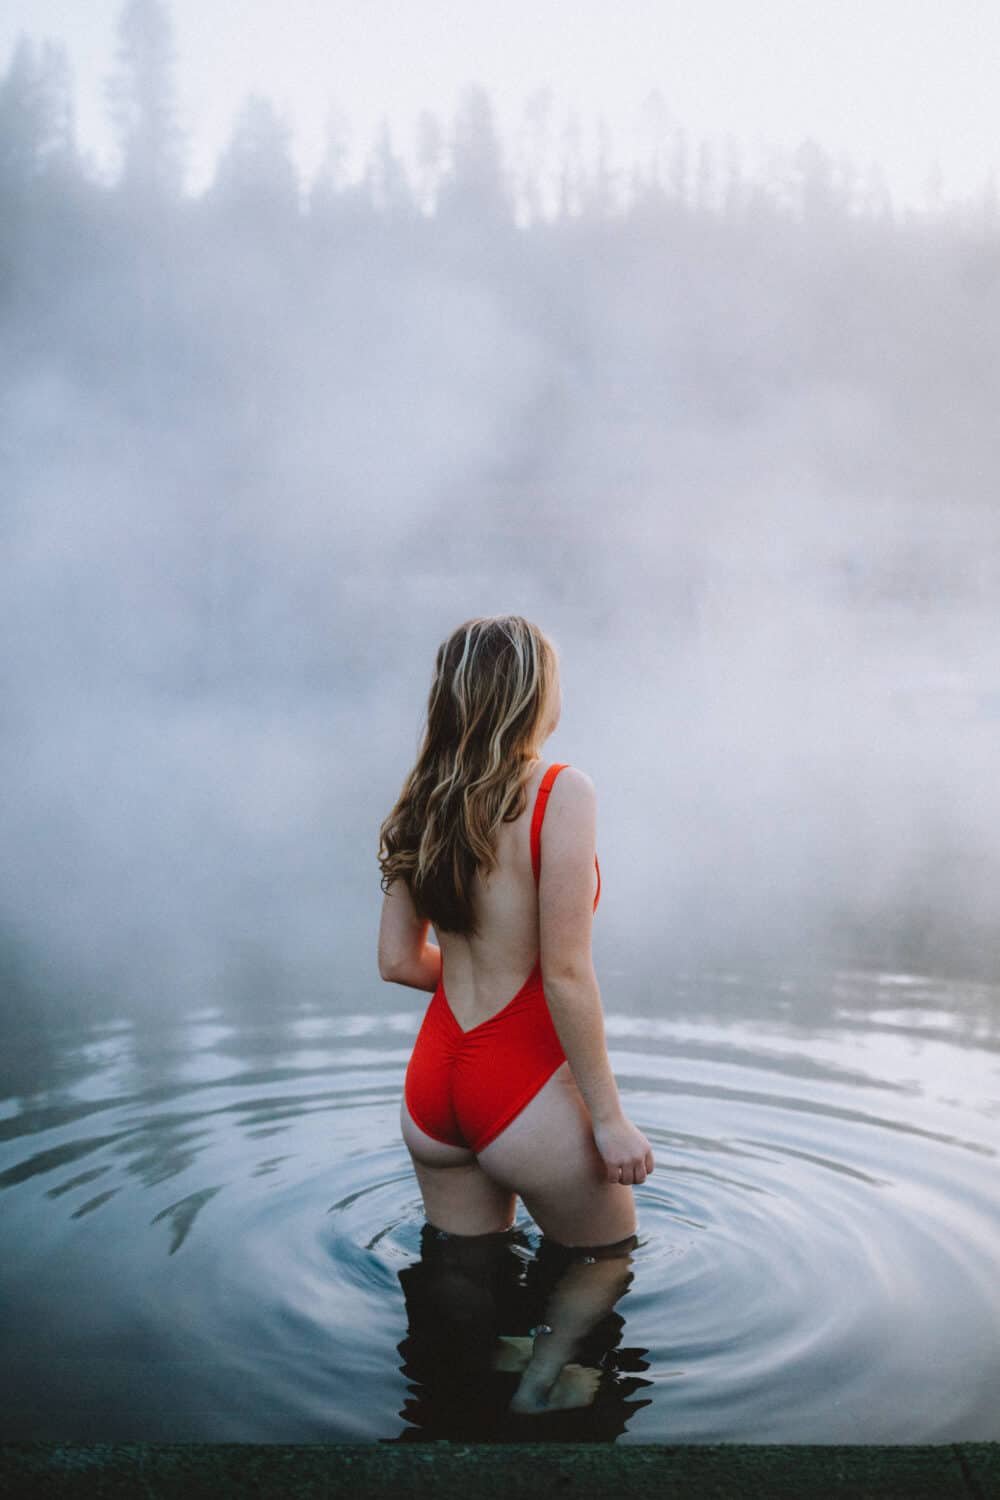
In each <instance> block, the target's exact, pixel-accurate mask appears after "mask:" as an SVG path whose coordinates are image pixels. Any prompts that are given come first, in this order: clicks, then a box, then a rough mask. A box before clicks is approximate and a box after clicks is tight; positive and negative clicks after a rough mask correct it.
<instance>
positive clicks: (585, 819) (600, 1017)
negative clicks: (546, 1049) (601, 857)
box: [538, 766, 654, 1183]
mask: <svg viewBox="0 0 1000 1500" xmlns="http://www.w3.org/2000/svg"><path fill="white" fill-rule="evenodd" d="M596 827H597V797H596V794H595V791H594V784H593V782H592V781H591V779H590V777H589V776H587V775H586V773H585V772H583V771H581V770H580V769H579V768H578V767H576V766H567V767H566V769H565V770H564V771H562V772H560V774H559V776H558V777H557V778H556V781H555V783H554V784H553V787H552V792H551V794H550V796H549V802H548V807H547V808H546V812H545V821H544V822H543V824H542V850H543V852H542V860H541V874H540V878H539V888H538V912H539V951H540V957H541V966H542V982H543V984H544V987H545V997H546V999H547V1001H548V1004H549V1012H550V1014H551V1016H552V1023H553V1025H554V1026H555V1029H556V1033H557V1035H558V1037H559V1040H560V1042H561V1043H562V1048H563V1051H564V1052H565V1054H566V1057H567V1059H568V1061H569V1065H570V1068H571V1069H572V1071H573V1077H574V1078H575V1079H576V1082H577V1086H578V1087H579V1090H580V1093H581V1094H582V1095H583V1099H584V1102H585V1103H586V1105H587V1108H588V1109H589V1111H590V1115H591V1119H592V1121H593V1129H594V1140H595V1142H596V1144H597V1149H598V1151H599V1152H600V1154H601V1157H602V1158H603V1160H604V1163H605V1165H606V1167H607V1170H608V1179H609V1181H611V1182H623V1183H631V1182H645V1180H646V1175H647V1173H649V1172H651V1171H652V1170H653V1166H654V1161H653V1151H652V1147H651V1146H650V1144H649V1141H648V1140H647V1139H646V1137H645V1136H644V1135H643V1133H642V1131H641V1130H639V1129H638V1128H637V1127H636V1126H635V1125H633V1124H632V1122H631V1121H630V1120H629V1119H628V1118H627V1116H626V1114H625V1112H624V1110H623V1109H622V1106H621V1100H620V1099H619V1097H618V1085H617V1083H616V1082H615V1075H614V1073H613V1072H612V1069H611V1060H610V1058H609V1057H608V1049H607V1042H606V1039H605V1033H604V1013H603V1010H602V1007H601V992H600V988H599V986H598V983H597V975H596V973H595V972H594V963H593V958H592V956H591V929H592V926H593V915H594V913H593V899H594V897H593V883H594V849H595V841H596Z"/></svg>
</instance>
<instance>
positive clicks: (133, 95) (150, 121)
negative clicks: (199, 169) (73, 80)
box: [106, 0, 184, 199]
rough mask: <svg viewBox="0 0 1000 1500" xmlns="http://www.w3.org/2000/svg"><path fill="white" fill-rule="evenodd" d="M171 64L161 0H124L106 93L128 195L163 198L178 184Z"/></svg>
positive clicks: (178, 134) (178, 148) (180, 176)
mask: <svg viewBox="0 0 1000 1500" xmlns="http://www.w3.org/2000/svg"><path fill="white" fill-rule="evenodd" d="M174 63H175V54H174V47H173V28H172V25H171V21H170V15H169V12H168V11H167V8H166V6H165V5H164V4H163V3H162V0H128V3H127V4H126V5H125V7H124V9H123V10H122V12H121V16H120V17H119V21H118V45H117V68H116V70H115V72H114V73H112V75H111V77H110V78H109V79H108V80H107V84H106V98H107V101H108V106H109V110H110V114H111V120H112V124H113V127H114V130H115V134H116V136H117V139H118V149H119V152H120V154H121V177H120V185H121V186H122V187H123V188H124V189H125V190H126V191H127V192H128V193H129V194H130V195H132V196H138V197H146V198H152V199H168V198H173V197H176V196H177V195H178V194H179V192H180V189H181V184H182V179H183V175H184V167H183V160H182V143H183V136H182V132H181V131H180V130H179V128H178V125H177V110H176V99H175V92H174Z"/></svg>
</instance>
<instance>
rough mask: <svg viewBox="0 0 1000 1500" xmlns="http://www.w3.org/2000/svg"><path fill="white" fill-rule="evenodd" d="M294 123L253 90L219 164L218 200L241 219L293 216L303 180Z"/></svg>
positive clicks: (214, 196) (215, 185)
mask: <svg viewBox="0 0 1000 1500" xmlns="http://www.w3.org/2000/svg"><path fill="white" fill-rule="evenodd" d="M291 133H292V132H291V126H290V125H289V124H288V122H287V121H286V120H285V119H284V118H283V117H282V116H281V115H280V114H279V113H278V111H277V110H276V109H275V107H274V105H273V103H272V102H271V100H270V99H268V98H267V96H266V95H264V94H258V93H251V94H248V95H247V97H246V99H245V101H244V103H243V107H242V109H241V110H240V113H239V116H238V117H237V120H236V125H235V127H234V129H233V134H232V136H231V138H230V140H229V144H228V145H227V146H226V148H225V150H224V151H223V153H222V155H221V157H220V158H219V164H218V167H217V168H216V173H215V179H214V181H213V183H212V189H211V197H212V199H213V201H214V202H215V203H217V204H219V205H221V206H223V207H224V208H225V209H226V210H227V211H230V212H232V213H233V214H234V215H235V216H236V217H237V218H239V219H240V220H241V221H242V220H244V219H246V218H250V219H252V220H254V221H255V222H257V221H259V222H260V223H267V222H271V221H274V220H275V219H277V220H279V221H280V220H286V219H289V218H294V217H295V216H296V215H297V213H298V207H299V180H298V173H297V171H296V168H295V164H294V162H293V161H292V156H291V151H290V149H289V142H290V138H291Z"/></svg>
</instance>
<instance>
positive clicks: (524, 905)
mask: <svg viewBox="0 0 1000 1500" xmlns="http://www.w3.org/2000/svg"><path fill="white" fill-rule="evenodd" d="M545 770H546V763H545V762H544V761H543V760H537V761H535V762H533V763H532V764H531V767H530V770H529V771H528V774H527V779H526V781H525V786H526V788H527V797H526V802H525V807H524V811H523V812H522V813H521V814H520V815H519V816H518V817H517V818H516V819H514V821H513V822H510V823H502V824H501V825H500V828H499V830H498V832H497V846H496V855H497V863H496V866H495V868H494V869H493V870H492V872H491V873H490V874H489V876H488V877H487V878H486V879H485V880H484V879H483V876H482V872H481V871H477V873H476V877H475V886H474V889H475V905H476V915H477V918H478V920H479V934H478V936H469V935H466V934H464V933H455V932H438V931H437V929H436V928H435V937H436V939H437V942H438V946H439V947H440V949H441V970H442V983H443V985H444V989H445V992H446V993H447V997H448V1004H449V1005H450V1007H451V1010H452V1012H453V1014H454V1016H455V1019H456V1020H457V1022H458V1024H459V1026H460V1027H461V1028H462V1030H463V1031H468V1030H470V1029H471V1028H472V1027H473V1026H478V1025H480V1024H481V1023H482V1022H483V1021H486V1020H488V1019H489V1018H490V1017H491V1016H494V1015H496V1014H497V1012H498V1011H500V1010H502V1009H503V1007H504V1006H505V1005H506V1004H507V1002H508V1001H509V1000H510V999H511V997H512V996H513V995H515V994H516V993H517V991H518V990H519V989H520V988H521V986H522V985H523V984H524V982H525V980H526V979H527V977H528V975H529V974H530V972H531V969H532V966H533V965H534V963H535V960H536V958H537V957H538V951H539V916H538V904H539V889H538V886H537V885H536V882H535V876H534V872H533V869H532V863H531V838H530V833H531V818H532V812H533V809H534V805H535V798H536V795H537V793H538V789H539V786H540V784H541V781H542V777H543V776H544V774H545ZM567 772H569V773H572V768H571V767H567ZM563 774H564V775H565V774H566V772H564V773H563ZM599 879H600V877H599V875H597V874H596V872H595V887H598V886H599Z"/></svg>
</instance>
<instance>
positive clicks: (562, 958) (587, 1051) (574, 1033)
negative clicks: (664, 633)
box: [378, 615, 654, 1363]
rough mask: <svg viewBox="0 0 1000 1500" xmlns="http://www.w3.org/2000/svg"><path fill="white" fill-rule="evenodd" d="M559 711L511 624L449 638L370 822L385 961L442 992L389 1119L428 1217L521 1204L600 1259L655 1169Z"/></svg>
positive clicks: (487, 1213)
mask: <svg viewBox="0 0 1000 1500" xmlns="http://www.w3.org/2000/svg"><path fill="white" fill-rule="evenodd" d="M561 706H562V705H561V694H560V686H559V668H558V659H557V656H556V651H555V647H554V646H553V644H552V642H551V641H550V640H549V639H548V638H547V637H546V636H545V635H544V634H543V633H542V632H541V631H540V630H539V629H538V628H537V627H536V626H535V625H532V624H530V623H529V622H528V621H527V620H525V619H523V618H522V617H521V616H519V615H498V616H492V617H487V618H478V619H472V620H467V621H466V622H465V623H464V624H463V625H460V626H459V628H458V629H457V630H455V631H454V632H453V633H452V635H451V636H449V638H448V639H447V640H446V641H444V642H443V643H442V645H441V646H440V648H439V650H438V653H437V662H436V667H435V673H434V680H433V683H432V686H431V692H430V698H429V702H428V710H427V726H426V732H425V734H424V738H423V743H422V745H421V748H420V751H419V754H418V757H417V762H416V765H415V766H414V768H413V770H412V771H411V772H410V774H409V776H408V777H407V779H406V782H405V784H404V786H403V789H402V792H401V793H400V796H399V799H398V801H397V803H396V805H395V807H394V808H393V810H392V812H391V813H390V814H389V816H388V817H387V818H386V819H385V821H384V823H383V824H382V828H381V831H380V832H381V838H380V847H379V864H380V867H381V870H382V882H381V883H382V889H383V891H384V892H385V899H384V902H383V907H382V918H381V924H380V929H379V943H378V962H379V973H380V974H381V976H382V978H383V979H387V980H391V981H393V982H395V983H397V984H405V985H409V986H411V987H413V988H416V989H423V990H429V991H432V992H433V993H432V998H431V1001H430V1004H429V1005H428V1008H427V1011H426V1014H425V1016H424V1020H423V1024H422V1026H421V1028H420V1032H419V1034H418V1036H417V1039H416V1042H415V1044H414V1049H413V1054H412V1056H411V1058H410V1063H409V1066H408V1068H407V1073H406V1082H405V1087H404V1095H403V1100H402V1104H401V1109H400V1125H401V1129H402V1134H403V1139H404V1141H405V1143H406V1146H407V1148H408V1150H409V1152H410V1156H411V1158H412V1161H413V1166H414V1170H415V1172H416V1176H417V1180H418V1183H419V1186H420V1190H421V1195H422V1198H423V1203H424V1210H425V1213H426V1216H427V1220H428V1223H429V1224H430V1225H431V1226H432V1227H435V1228H436V1229H437V1231H438V1233H439V1234H442V1235H444V1236H450V1237H461V1236H482V1235H488V1234H498V1233H503V1232H505V1231H506V1230H508V1229H509V1228H510V1226H511V1225H512V1224H513V1222H514V1218H515V1213H516V1198H517V1197H518V1196H519V1197H520V1198H521V1200H522V1202H523V1203H524V1206H525V1208H526V1209H527V1210H528V1212H529V1213H530V1215H531V1216H532V1218H533V1219H534V1220H535V1222H536V1224H537V1225H538V1226H539V1228H540V1229H541V1230H542V1232H543V1234H544V1235H545V1236H547V1237H548V1238H549V1239H551V1240H554V1241H556V1242H557V1243H558V1244H559V1245H561V1246H563V1247H566V1248H567V1249H570V1250H573V1249H576V1250H579V1251H581V1252H582V1251H587V1252H589V1254H587V1255H586V1256H582V1257H581V1258H582V1259H583V1260H584V1261H585V1262H586V1263H588V1264H600V1262H601V1261H602V1259H606V1258H607V1255H608V1253H614V1254H617V1255H618V1256H619V1257H620V1255H621V1253H622V1247H623V1246H624V1245H625V1244H626V1242H629V1241H634V1236H635V1230H636V1211H635V1202H634V1197H633V1190H632V1188H633V1184H635V1183H642V1182H644V1181H645V1179H646V1176H647V1174H648V1173H649V1172H651V1171H652V1170H653V1166H654V1161H653V1153H652V1149H651V1147H650V1143H649V1141H648V1140H647V1139H646V1137H645V1136H644V1135H643V1133H642V1131H640V1130H638V1129H637V1128H636V1126H635V1125H633V1124H632V1123H631V1121H630V1120H629V1119H628V1118H627V1117H626V1115H625V1113H624V1111H623V1109H622V1106H621V1101H620V1099H619V1097H618V1090H617V1086H616V1084H615V1079H614V1074H613V1073H612V1070H611V1064H610V1061H609V1059H608V1054H607V1048H606V1044H605V1036H604V1023H603V1016H602V1011H601V998H600V991H599V988H598V984H597V978H596V976H595V973H594V967H593V961H592V958H591V926H592V921H593V913H594V910H595V909H596V906H597V901H598V898H599V895H600V867H599V865H598V862H597V854H596V850H595V847H594V845H595V828H596V799H595V794H594V787H593V783H592V782H591V780H590V778H589V777H588V776H587V775H586V774H585V773H584V772H583V771H581V770H579V769H577V768H576V767H574V766H571V765H561V764H559V763H555V764H553V765H548V766H546V764H545V763H544V762H543V759H542V753H541V752H542V746H543V744H544V743H545V741H546V739H547V738H548V737H549V735H550V734H551V733H552V731H553V730H554V729H555V727H556V725H557V724H558V722H559V715H560V710H561ZM543 830H544V831H543ZM400 877H402V878H400ZM431 925H433V927H434V932H435V936H436V937H437V944H436V945H435V944H434V943H433V942H430V941H428V936H427V934H428V929H429V927H430V926H431ZM525 975H527V978H525ZM617 1274H618V1275H619V1279H620V1265H619V1268H618V1273H617ZM578 1279H579V1278H578ZM543 1326H545V1325H543ZM547 1331H548V1330H547ZM558 1333H559V1330H556V1334H557V1335H558ZM577 1339H578V1334H573V1335H572V1337H571V1338H570V1341H569V1342H570V1344H571V1343H572V1342H574V1341H577ZM555 1343H558V1338H557V1339H556V1340H554V1344H555ZM567 1347H569V1344H567ZM554 1355H555V1348H554V1347H553V1349H552V1356H553V1358H554ZM551 1362H552V1359H550V1363H551ZM563 1362H564V1361H563Z"/></svg>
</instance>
